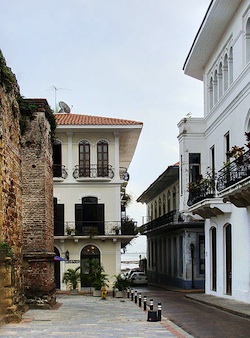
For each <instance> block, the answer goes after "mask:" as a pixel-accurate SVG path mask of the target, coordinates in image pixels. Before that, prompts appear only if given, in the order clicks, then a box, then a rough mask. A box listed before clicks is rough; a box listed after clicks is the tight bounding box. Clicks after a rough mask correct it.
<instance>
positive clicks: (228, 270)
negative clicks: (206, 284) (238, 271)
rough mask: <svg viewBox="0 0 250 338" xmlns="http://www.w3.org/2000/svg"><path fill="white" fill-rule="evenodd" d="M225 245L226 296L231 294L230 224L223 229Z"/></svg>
mask: <svg viewBox="0 0 250 338" xmlns="http://www.w3.org/2000/svg"><path fill="white" fill-rule="evenodd" d="M225 244H226V248H225V249H226V250H225V251H226V252H225V254H226V267H225V268H226V294H227V295H231V294H232V227H231V224H228V225H226V227H225Z"/></svg>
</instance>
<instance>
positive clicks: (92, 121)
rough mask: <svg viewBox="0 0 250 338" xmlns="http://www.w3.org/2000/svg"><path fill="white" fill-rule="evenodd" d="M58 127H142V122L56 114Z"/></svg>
mask: <svg viewBox="0 0 250 338" xmlns="http://www.w3.org/2000/svg"><path fill="white" fill-rule="evenodd" d="M55 118H56V122H57V124H58V125H123V126H124V125H140V124H143V123H142V122H137V121H131V120H123V119H117V118H110V117H101V116H90V115H82V114H55Z"/></svg>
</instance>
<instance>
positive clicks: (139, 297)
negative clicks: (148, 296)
mask: <svg viewBox="0 0 250 338" xmlns="http://www.w3.org/2000/svg"><path fill="white" fill-rule="evenodd" d="M138 299H139V307H141V293H139V296H138Z"/></svg>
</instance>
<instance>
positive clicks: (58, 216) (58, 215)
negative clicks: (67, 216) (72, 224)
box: [54, 198, 64, 236]
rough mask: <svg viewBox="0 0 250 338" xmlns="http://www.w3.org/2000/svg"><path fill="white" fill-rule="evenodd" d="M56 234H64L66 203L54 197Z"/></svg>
mask: <svg viewBox="0 0 250 338" xmlns="http://www.w3.org/2000/svg"><path fill="white" fill-rule="evenodd" d="M54 236H64V204H58V203H57V198H54Z"/></svg>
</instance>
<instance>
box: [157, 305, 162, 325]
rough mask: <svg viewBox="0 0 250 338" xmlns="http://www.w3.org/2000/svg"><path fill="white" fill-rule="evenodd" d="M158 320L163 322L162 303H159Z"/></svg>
mask: <svg viewBox="0 0 250 338" xmlns="http://www.w3.org/2000/svg"><path fill="white" fill-rule="evenodd" d="M157 319H158V320H159V321H161V303H158V314H157Z"/></svg>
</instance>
